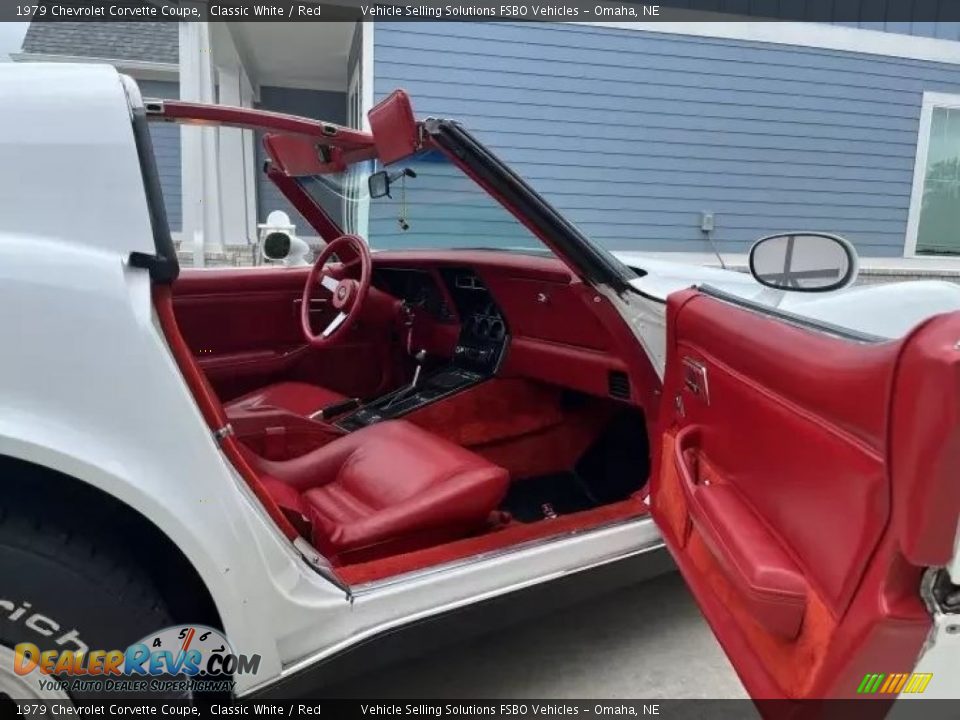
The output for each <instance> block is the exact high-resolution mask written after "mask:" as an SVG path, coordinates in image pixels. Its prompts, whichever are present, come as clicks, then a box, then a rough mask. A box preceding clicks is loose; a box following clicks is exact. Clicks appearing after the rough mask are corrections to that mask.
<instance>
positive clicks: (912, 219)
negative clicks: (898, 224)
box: [903, 92, 960, 258]
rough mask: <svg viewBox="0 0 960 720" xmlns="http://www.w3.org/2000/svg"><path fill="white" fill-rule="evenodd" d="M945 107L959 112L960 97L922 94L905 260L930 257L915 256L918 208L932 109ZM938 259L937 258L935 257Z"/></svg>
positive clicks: (927, 150)
mask: <svg viewBox="0 0 960 720" xmlns="http://www.w3.org/2000/svg"><path fill="white" fill-rule="evenodd" d="M938 107H945V108H951V109H957V110H960V95H954V94H952V93H939V92H924V93H923V102H922V104H921V107H920V127H919V128H918V129H917V157H916V159H915V160H914V163H913V188H912V190H911V191H910V212H909V214H908V215H907V236H906V239H905V241H904V245H903V256H904V257H907V258H915V257H924V258H926V257H932V256H928V255H919V256H918V255H917V233H918V232H919V230H920V207H921V201H922V200H923V183H924V180H925V179H926V176H927V154H928V153H929V151H930V129H931V126H932V124H933V109H934V108H938ZM937 257H939V256H937Z"/></svg>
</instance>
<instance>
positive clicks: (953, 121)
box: [917, 107, 960, 255]
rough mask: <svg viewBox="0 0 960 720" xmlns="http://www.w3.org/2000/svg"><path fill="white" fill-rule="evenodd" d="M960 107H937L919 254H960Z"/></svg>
mask: <svg viewBox="0 0 960 720" xmlns="http://www.w3.org/2000/svg"><path fill="white" fill-rule="evenodd" d="M958 168H960V108H947V107H935V108H933V113H932V115H931V121H930V140H929V145H928V150H927V162H926V167H925V168H924V176H923V194H922V197H921V201H920V203H921V204H920V222H919V225H918V227H917V253H920V254H930V255H938V254H960V174H958Z"/></svg>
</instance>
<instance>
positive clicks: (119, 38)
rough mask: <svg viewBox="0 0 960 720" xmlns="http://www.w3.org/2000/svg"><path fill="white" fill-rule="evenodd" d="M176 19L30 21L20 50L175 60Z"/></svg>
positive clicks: (177, 44)
mask: <svg viewBox="0 0 960 720" xmlns="http://www.w3.org/2000/svg"><path fill="white" fill-rule="evenodd" d="M177 26H178V23H175V22H59V21H58V22H32V23H30V27H29V28H27V34H26V36H25V37H24V39H23V52H25V53H37V54H43V55H73V56H78V57H91V58H102V59H106V60H144V61H149V62H162V63H177V62H178V60H179V58H178V48H179V37H178V27H177Z"/></svg>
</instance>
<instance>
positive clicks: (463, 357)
mask: <svg viewBox="0 0 960 720" xmlns="http://www.w3.org/2000/svg"><path fill="white" fill-rule="evenodd" d="M440 274H441V277H442V278H443V281H444V283H445V284H446V285H447V289H448V290H449V293H450V296H451V297H452V299H453V301H454V303H455V304H456V306H457V313H458V315H459V316H460V321H461V327H460V335H459V338H458V340H457V345H456V347H455V348H454V351H453V357H451V358H450V361H449V362H448V363H447V364H445V365H443V366H442V367H439V368H436V369H434V370H431V371H430V372H426V373H423V374H422V376H421V374H420V373H419V372H418V373H417V374H416V375H415V376H414V380H413V381H412V382H411V383H409V384H407V385H405V386H403V387H401V388H399V389H398V390H394V391H393V392H391V393H388V394H387V395H384V396H382V397H379V398H377V399H375V400H372V401H370V402H368V403H366V404H364V405H363V406H362V407H360V408H359V409H357V410H355V411H354V412H351V413H350V414H348V415H346V416H344V417H342V418H340V419H339V420H337V421H336V422H335V423H334V424H335V425H336V426H337V427H338V428H340V429H341V430H346V431H348V432H350V431H352V430H358V429H360V428H362V427H366V426H367V425H372V424H374V423H377V422H380V421H382V420H389V419H393V418H398V417H402V416H403V415H406V414H407V413H409V412H411V411H413V410H416V409H418V408H420V407H423V406H424V405H427V404H429V403H432V402H436V401H437V400H439V399H441V398H444V397H446V396H448V395H452V394H454V393H456V392H460V391H461V390H463V389H465V388H467V387H470V386H472V385H476V384H477V383H479V382H483V381H484V380H486V379H487V378H489V377H492V376H493V375H494V374H495V373H496V371H497V369H498V368H499V367H500V362H501V360H502V359H503V355H504V351H505V350H506V347H507V344H508V342H509V334H508V332H507V325H506V322H505V320H504V318H503V314H502V313H501V312H500V309H499V308H498V307H497V306H496V304H495V303H494V301H493V298H492V297H491V296H490V292H489V291H488V290H487V288H486V286H485V285H484V284H483V282H482V281H481V280H480V278H479V277H478V276H477V275H476V273H474V272H473V271H472V270H468V269H465V268H463V269H461V268H444V269H442V270H441V271H440Z"/></svg>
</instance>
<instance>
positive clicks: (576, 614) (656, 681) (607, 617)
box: [329, 573, 747, 699]
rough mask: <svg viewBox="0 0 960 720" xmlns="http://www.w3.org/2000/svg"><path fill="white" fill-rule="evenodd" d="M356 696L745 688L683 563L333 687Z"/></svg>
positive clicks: (548, 695) (554, 695) (726, 691)
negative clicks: (686, 579)
mask: <svg viewBox="0 0 960 720" xmlns="http://www.w3.org/2000/svg"><path fill="white" fill-rule="evenodd" d="M331 690H332V692H330V693H329V694H330V695H331V696H333V697H353V698H373V697H382V698H398V699H402V698H422V699H434V698H461V699H462V698H471V699H497V698H509V699H513V698H517V699H522V698H540V699H564V698H569V699H574V698H590V699H607V698H610V699H617V698H643V699H646V698H650V699H655V698H746V697H747V695H746V692H745V691H744V689H743V686H742V685H741V684H740V681H739V680H738V679H737V676H736V674H735V673H734V671H733V668H732V667H731V666H730V663H729V662H728V661H727V658H726V656H725V655H724V654H723V651H722V650H721V649H720V646H719V645H718V644H717V642H716V640H715V639H714V637H713V634H712V633H711V632H710V629H709V628H708V627H707V624H706V622H705V621H704V620H703V618H702V616H701V615H700V611H699V610H698V609H697V606H696V605H695V604H694V602H693V599H692V598H691V596H690V594H689V593H688V592H687V589H686V587H685V586H684V584H683V581H682V580H681V579H680V576H679V575H678V574H677V573H670V574H668V575H662V576H660V577H658V578H656V579H654V580H651V581H649V582H646V583H643V584H640V585H634V586H632V587H630V588H628V589H626V590H620V591H617V592H614V593H612V594H610V595H606V596H602V597H600V598H597V599H594V600H592V601H590V602H588V603H584V604H581V605H577V606H574V607H570V608H567V609H564V610H560V611H558V612H555V613H552V614H549V615H545V616H543V617H541V618H538V619H537V620H536V621H533V622H527V623H526V624H524V625H520V626H515V627H512V628H509V629H507V630H505V631H500V632H498V633H496V634H493V635H488V636H484V637H482V638H480V639H477V640H473V641H471V642H469V643H465V644H463V645H460V646H457V647H453V648H445V649H443V650H441V651H438V652H435V653H431V654H430V655H427V656H424V657H421V658H419V659H417V660H414V661H408V662H405V663H403V664H401V665H395V666H392V667H389V668H386V669H383V670H380V671H377V672H375V673H369V674H367V675H364V676H361V677H358V678H355V679H353V680H351V681H349V682H347V683H344V684H341V685H338V686H336V687H335V688H331Z"/></svg>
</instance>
